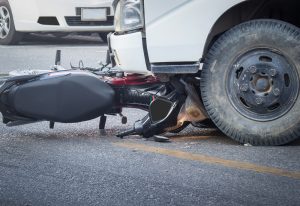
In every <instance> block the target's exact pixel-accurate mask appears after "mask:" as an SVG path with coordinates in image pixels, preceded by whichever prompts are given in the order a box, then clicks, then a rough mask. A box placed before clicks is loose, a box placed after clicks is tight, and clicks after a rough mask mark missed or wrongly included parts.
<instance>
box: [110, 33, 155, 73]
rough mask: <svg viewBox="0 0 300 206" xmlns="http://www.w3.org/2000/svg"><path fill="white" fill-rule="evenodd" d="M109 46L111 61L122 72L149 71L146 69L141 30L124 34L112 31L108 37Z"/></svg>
mask: <svg viewBox="0 0 300 206" xmlns="http://www.w3.org/2000/svg"><path fill="white" fill-rule="evenodd" d="M109 47H110V48H109V50H110V54H111V58H112V61H113V62H114V63H115V64H116V66H118V67H119V68H121V69H122V70H123V71H124V72H126V73H140V74H147V73H150V71H148V70H147V63H146V58H145V51H144V48H145V45H143V36H142V32H134V33H128V34H124V35H117V34H116V33H114V34H112V35H110V37H109Z"/></svg>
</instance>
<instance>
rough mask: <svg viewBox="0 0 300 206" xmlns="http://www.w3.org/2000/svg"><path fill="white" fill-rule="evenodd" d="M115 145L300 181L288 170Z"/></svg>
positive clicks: (206, 156) (121, 143) (191, 154)
mask: <svg viewBox="0 0 300 206" xmlns="http://www.w3.org/2000/svg"><path fill="white" fill-rule="evenodd" d="M114 145H116V146H119V147H123V148H127V149H135V150H138V151H143V152H150V153H155V154H161V155H167V156H171V157H175V158H178V159H184V160H192V161H197V162H202V163H207V164H215V165H221V166H224V167H229V168H234V169H241V170H247V171H253V172H258V173H265V174H272V175H277V176H283V177H289V178H294V179H300V172H298V171H288V170H283V169H279V168H275V167H266V166H262V165H257V164H253V163H248V162H241V161H234V160H227V159H222V158H218V157H212V156H208V155H201V154H194V153H189V152H183V151H179V150H171V149H165V148H161V147H153V146H147V145H143V144H137V143H128V142H120V143H114Z"/></svg>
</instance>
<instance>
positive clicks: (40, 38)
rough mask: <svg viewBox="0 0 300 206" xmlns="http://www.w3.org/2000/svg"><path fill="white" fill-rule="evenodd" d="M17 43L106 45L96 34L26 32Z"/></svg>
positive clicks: (32, 44) (36, 44) (33, 44)
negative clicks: (64, 34) (59, 35)
mask: <svg viewBox="0 0 300 206" xmlns="http://www.w3.org/2000/svg"><path fill="white" fill-rule="evenodd" d="M19 45H22V46H25V45H28V46H38V45H45V46H48V45H62V46H80V45H91V46H92V45H97V46H99V45H103V46H105V45H107V44H106V43H104V42H103V41H102V39H101V38H100V37H99V36H98V35H89V36H88V35H73V34H69V35H68V36H65V37H56V36H54V35H52V34H26V35H25V36H24V37H23V40H22V41H21V42H20V43H19Z"/></svg>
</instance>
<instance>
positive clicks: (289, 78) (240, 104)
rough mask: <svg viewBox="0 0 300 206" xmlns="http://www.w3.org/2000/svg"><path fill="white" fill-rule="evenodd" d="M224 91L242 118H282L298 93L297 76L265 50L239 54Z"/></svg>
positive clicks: (291, 67)
mask: <svg viewBox="0 0 300 206" xmlns="http://www.w3.org/2000/svg"><path fill="white" fill-rule="evenodd" d="M228 78H229V81H228V83H227V92H228V93H229V95H228V96H229V97H232V98H231V99H230V100H231V102H232V104H233V106H234V107H235V108H236V110H237V111H239V112H240V113H241V114H242V115H244V116H246V117H248V118H250V119H255V120H259V121H268V120H272V119H276V118H279V117H280V116H282V115H284V114H285V113H286V112H287V111H288V110H289V109H290V108H291V107H292V106H293V104H294V102H295V101H294V100H295V99H296V98H297V96H298V93H299V91H298V90H299V79H298V73H297V71H296V70H295V68H294V66H293V65H291V64H290V63H289V62H288V61H287V60H286V59H285V58H284V57H283V56H282V55H280V54H279V53H275V52H274V51H271V50H268V49H259V50H255V51H250V52H248V53H246V54H244V55H242V56H241V57H240V58H239V59H238V60H237V61H236V62H235V63H234V66H233V69H232V70H231V72H230V73H229V77H228Z"/></svg>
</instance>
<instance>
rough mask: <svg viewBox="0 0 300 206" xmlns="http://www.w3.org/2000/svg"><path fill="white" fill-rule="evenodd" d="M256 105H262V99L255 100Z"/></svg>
mask: <svg viewBox="0 0 300 206" xmlns="http://www.w3.org/2000/svg"><path fill="white" fill-rule="evenodd" d="M255 102H256V104H258V105H260V104H262V103H263V99H262V98H256V99H255Z"/></svg>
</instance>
